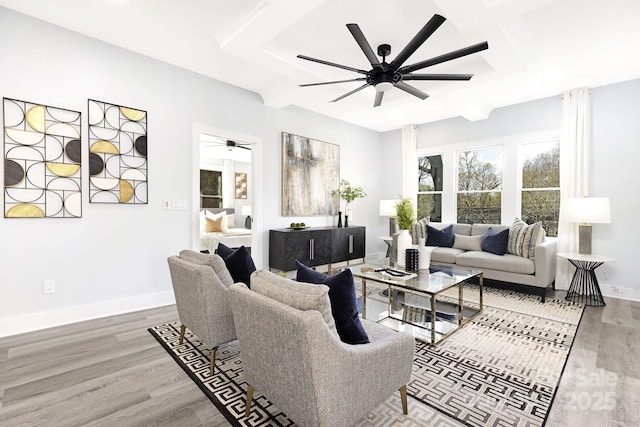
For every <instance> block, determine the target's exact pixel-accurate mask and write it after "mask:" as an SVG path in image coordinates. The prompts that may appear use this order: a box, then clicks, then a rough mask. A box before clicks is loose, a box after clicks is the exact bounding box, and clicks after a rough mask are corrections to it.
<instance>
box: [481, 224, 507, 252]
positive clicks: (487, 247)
mask: <svg viewBox="0 0 640 427" xmlns="http://www.w3.org/2000/svg"><path fill="white" fill-rule="evenodd" d="M480 237H481V246H482V250H483V251H485V252H490V253H492V254H496V255H504V254H506V253H507V244H508V243H509V229H508V228H507V229H505V230H502V231H500V232H496V231H494V230H493V228H491V227H489V229H488V230H487V232H486V233H484V235H482V236H480Z"/></svg>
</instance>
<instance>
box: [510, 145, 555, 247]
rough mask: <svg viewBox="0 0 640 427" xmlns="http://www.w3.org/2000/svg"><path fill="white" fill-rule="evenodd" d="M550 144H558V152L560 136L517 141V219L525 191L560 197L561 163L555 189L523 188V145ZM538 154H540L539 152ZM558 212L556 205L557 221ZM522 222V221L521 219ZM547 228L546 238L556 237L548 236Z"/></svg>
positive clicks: (520, 215)
mask: <svg viewBox="0 0 640 427" xmlns="http://www.w3.org/2000/svg"><path fill="white" fill-rule="evenodd" d="M550 142H555V143H557V144H558V150H560V136H549V137H545V138H535V139H522V140H520V141H518V181H517V188H516V203H517V213H518V217H519V218H522V194H523V192H525V191H557V192H558V195H559V196H561V194H562V193H561V189H560V179H559V177H560V170H561V167H562V162H560V161H558V186H557V187H535V188H533V187H532V188H524V185H523V182H522V180H523V178H524V177H523V175H524V170H523V169H524V163H525V161H526V159H525V155H524V148H523V147H524V146H525V145H534V144H543V143H550ZM539 153H540V152H539ZM559 210H560V206H559V205H558V219H559V214H560V212H559ZM523 220H524V219H523ZM547 228H548V227H545V231H546V233H547V236H549V237H557V232H556V234H555V235H554V234H553V233H551V234H549V230H547ZM556 228H557V227H556Z"/></svg>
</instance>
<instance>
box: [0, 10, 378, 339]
mask: <svg viewBox="0 0 640 427" xmlns="http://www.w3.org/2000/svg"><path fill="white" fill-rule="evenodd" d="M0 39H2V40H3V43H1V44H0V58H2V67H0V95H2V96H4V97H8V98H16V99H20V100H25V101H30V102H36V103H42V104H45V105H51V106H56V107H60V108H67V109H71V110H77V111H81V112H82V113H83V117H82V125H83V127H82V133H83V138H84V141H83V142H84V143H85V145H84V146H83V149H84V152H83V160H84V163H83V164H84V165H86V164H87V159H88V154H87V148H86V147H87V145H86V132H87V130H86V129H87V125H86V123H87V121H86V117H87V116H86V111H87V99H88V98H92V99H97V100H102V101H107V102H111V103H115V104H121V105H126V106H130V107H134V108H140V109H144V110H147V112H148V140H149V149H148V152H149V169H148V173H149V204H147V205H99V204H89V203H88V170H87V169H86V166H85V169H84V170H83V174H82V177H83V181H82V186H83V212H82V218H79V219H50V218H45V219H6V218H0V239H1V240H0V260H1V261H0V265H1V268H0V275H1V276H0V277H1V279H0V336H3V335H10V334H14V333H19V332H23V331H28V330H32V329H39V328H44V327H48V326H54V325H57V324H63V323H69V322H72V321H77V320H82V319H88V318H94V317H100V316H105V315H109V314H113V313H119V312H126V311H131V310H136V309H142V308H146V307H151V306H156V305H161V304H168V303H171V302H173V293H172V288H171V282H170V278H169V272H168V267H167V263H166V258H167V256H169V255H171V254H175V253H176V252H178V251H179V250H180V249H183V248H187V247H191V242H192V230H193V228H192V227H193V224H192V221H193V215H192V212H191V206H193V204H194V203H198V201H197V200H192V198H193V197H192V194H193V192H192V187H191V186H192V176H193V170H192V168H193V159H192V144H193V134H192V132H193V127H194V123H199V124H204V125H207V126H211V127H214V128H217V129H227V130H232V131H234V132H239V133H243V134H247V135H254V136H256V137H258V138H260V139H261V140H262V143H263V145H264V146H263V147H262V150H261V151H262V153H263V154H264V155H263V158H262V159H261V161H262V176H256V177H255V179H256V180H262V188H263V192H264V194H262V197H261V198H262V200H263V202H264V205H263V206H261V207H260V212H262V214H263V218H262V229H260V230H256V231H257V232H258V233H262V234H263V236H262V237H263V240H262V241H263V247H262V248H261V249H262V251H261V256H260V257H259V259H256V264H257V265H258V266H259V267H265V268H266V266H267V260H268V253H267V252H268V231H267V230H268V229H269V228H281V227H285V226H287V225H288V224H289V223H290V222H291V221H292V220H293V219H292V218H289V217H287V218H285V217H281V216H280V196H281V183H280V180H281V178H280V176H281V148H280V133H281V132H282V131H287V132H293V133H297V134H300V135H304V136H309V137H313V138H315V139H319V140H323V141H328V142H332V143H335V144H339V145H340V146H341V159H342V162H341V174H342V177H344V178H346V179H349V180H351V181H352V182H353V183H354V184H355V183H357V184H359V185H363V186H364V187H365V189H366V190H367V191H368V193H369V194H370V196H369V197H367V198H366V199H363V200H359V201H357V202H355V203H354V206H353V208H354V215H355V217H356V223H357V224H361V225H366V226H369V225H371V226H372V227H371V230H368V233H367V234H368V235H367V246H370V245H373V246H375V244H376V242H375V240H376V236H377V235H379V233H378V232H377V231H376V227H378V226H382V225H383V222H382V221H381V218H380V217H379V216H378V206H377V203H378V200H379V198H380V197H379V191H378V186H379V182H381V180H382V178H381V176H380V173H379V171H380V169H381V166H380V165H381V159H380V157H379V156H378V154H377V153H378V151H379V150H380V147H381V139H382V138H381V135H380V134H379V133H377V132H373V131H370V130H366V129H363V128H359V127H356V126H352V125H349V124H346V123H344V122H340V121H337V120H334V119H329V118H326V117H323V116H320V115H316V114H312V113H310V112H308V111H304V110H299V109H288V110H274V109H271V108H267V107H265V106H264V105H263V103H262V101H261V99H260V98H259V96H258V95H256V94H255V93H251V92H248V91H245V90H242V89H239V88H237V87H234V86H230V85H227V84H224V83H222V82H219V81H215V80H212V79H209V78H206V77H204V76H201V75H198V74H195V73H192V72H189V71H185V70H183V69H180V68H177V67H174V66H170V65H168V64H165V63H162V62H160V61H156V60H153V59H150V58H148V57H144V56H141V55H138V54H135V53H132V52H129V51H126V50H123V49H120V48H117V47H114V46H111V45H108V44H105V43H102V42H99V41H96V40H94V39H91V38H88V37H85V36H81V35H78V34H75V33H73V32H70V31H67V30H64V29H61V28H59V27H56V26H53V25H50V24H47V23H43V22H41V21H38V20H36V19H33V18H30V17H26V16H24V15H21V14H18V13H16V12H13V11H10V10H8V9H5V8H0ZM0 167H1V169H0V173H1V174H3V173H4V166H3V165H2V166H0ZM163 199H185V200H188V201H189V203H190V205H191V206H190V209H188V210H185V211H178V210H163V209H162V200H163ZM304 220H305V222H307V223H308V224H310V225H325V224H332V223H333V221H334V218H328V217H313V218H305V219H304ZM49 279H52V280H55V281H56V285H57V291H56V292H55V293H52V294H44V293H43V281H44V280H49Z"/></svg>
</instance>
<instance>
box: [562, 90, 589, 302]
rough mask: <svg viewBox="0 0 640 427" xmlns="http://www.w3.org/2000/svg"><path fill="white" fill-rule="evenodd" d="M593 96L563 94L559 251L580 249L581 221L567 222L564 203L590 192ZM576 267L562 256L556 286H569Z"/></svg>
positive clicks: (587, 91)
mask: <svg viewBox="0 0 640 427" xmlns="http://www.w3.org/2000/svg"><path fill="white" fill-rule="evenodd" d="M590 130H591V99H590V93H589V89H586V88H583V89H574V90H571V91H567V92H565V93H563V94H562V117H561V121H560V194H561V196H560V197H561V198H560V223H559V225H558V252H577V251H578V230H577V228H578V227H577V224H574V223H569V222H566V221H563V215H562V202H563V200H564V199H566V198H572V197H583V196H588V195H589V165H590V161H589V153H590V147H591V132H590ZM572 272H573V268H571V266H570V264H569V262H568V261H567V260H566V259H564V258H558V268H557V270H556V289H568V288H569V283H570V281H571V276H572Z"/></svg>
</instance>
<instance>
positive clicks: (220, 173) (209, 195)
mask: <svg viewBox="0 0 640 427" xmlns="http://www.w3.org/2000/svg"><path fill="white" fill-rule="evenodd" d="M261 142H262V141H261V139H260V138H257V137H253V136H250V135H243V134H239V133H238V132H233V131H229V130H224V129H217V128H212V127H209V126H206V125H201V124H195V125H194V129H193V145H192V147H193V177H192V187H193V192H192V194H193V197H192V200H193V203H192V206H193V212H192V218H193V227H192V229H193V236H192V246H193V248H194V249H196V250H201V249H205V248H203V247H202V243H201V239H200V236H201V228H200V222H201V215H200V211H201V206H205V207H213V208H224V209H233V210H234V218H233V220H232V221H231V224H230V225H232V226H234V227H235V228H236V230H235V231H240V230H247V231H248V232H249V233H250V242H251V243H250V246H251V254H252V258H253V260H254V263H255V264H256V267H257V268H261V267H262V264H263V263H262V254H263V250H262V241H261V240H262V238H261V234H262V233H260V232H259V231H260V230H261V228H262V225H261V224H262V218H261V217H260V212H261V207H262V197H261V193H262V191H261V190H262V189H261V188H260V187H261V183H260V180H259V179H255V177H257V176H260V175H259V174H260V171H261V167H262V165H261V164H260V161H261V157H262V156H261V155H260V154H261V150H262V144H261ZM202 177H205V179H207V182H208V184H209V185H208V186H207V188H205V189H204V191H203V190H202V189H201V186H200V182H201V178H202ZM249 227H250V228H249ZM245 239H249V238H248V237H246V238H245ZM231 241H244V240H242V239H240V240H234V239H232V238H230V242H231ZM245 246H249V245H246V244H245Z"/></svg>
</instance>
